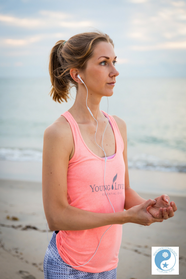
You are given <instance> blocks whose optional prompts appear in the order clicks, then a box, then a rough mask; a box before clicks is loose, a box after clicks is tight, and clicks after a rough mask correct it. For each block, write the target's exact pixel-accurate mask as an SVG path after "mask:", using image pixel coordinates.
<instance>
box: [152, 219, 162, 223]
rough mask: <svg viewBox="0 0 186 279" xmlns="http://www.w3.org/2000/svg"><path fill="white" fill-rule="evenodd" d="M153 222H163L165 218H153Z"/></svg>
mask: <svg viewBox="0 0 186 279" xmlns="http://www.w3.org/2000/svg"><path fill="white" fill-rule="evenodd" d="M152 222H153V223H156V222H163V218H153V220H152Z"/></svg>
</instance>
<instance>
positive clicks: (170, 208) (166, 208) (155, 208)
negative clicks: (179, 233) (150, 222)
mask: <svg viewBox="0 0 186 279" xmlns="http://www.w3.org/2000/svg"><path fill="white" fill-rule="evenodd" d="M154 200H155V201H156V203H155V204H154V205H150V206H148V207H147V211H148V212H149V213H150V214H151V215H152V216H153V217H154V218H155V219H164V220H166V219H168V218H170V217H173V216H174V212H175V211H176V210H177V206H176V204H175V202H173V201H172V202H170V198H169V196H167V195H162V196H160V197H157V198H156V199H154Z"/></svg>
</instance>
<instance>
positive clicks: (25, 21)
mask: <svg viewBox="0 0 186 279" xmlns="http://www.w3.org/2000/svg"><path fill="white" fill-rule="evenodd" d="M39 14H40V15H39V17H36V18H20V17H15V16H11V15H4V14H0V22H2V23H4V24H7V25H11V26H17V27H21V28H27V29H36V28H53V27H64V28H70V29H72V28H74V29H76V28H82V27H87V26H92V25H94V26H95V22H93V21H89V20H87V21H84V20H81V21H78V20H76V21H75V20H74V19H73V16H72V15H70V14H65V13H61V12H55V11H40V12H39Z"/></svg>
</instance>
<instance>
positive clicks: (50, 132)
mask: <svg viewBox="0 0 186 279" xmlns="http://www.w3.org/2000/svg"><path fill="white" fill-rule="evenodd" d="M44 142H48V143H49V144H51V145H52V146H56V148H57V146H58V147H59V146H60V147H61V148H62V147H64V148H65V149H66V151H69V152H71V151H72V148H73V136H72V131H71V128H70V125H69V123H68V121H67V120H66V119H65V118H64V117H63V116H60V117H59V118H58V119H57V120H56V121H55V122H54V123H53V124H51V125H50V126H48V127H47V128H46V129H45V132H44Z"/></svg>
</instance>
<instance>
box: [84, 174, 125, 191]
mask: <svg viewBox="0 0 186 279" xmlns="http://www.w3.org/2000/svg"><path fill="white" fill-rule="evenodd" d="M116 180H117V174H116V175H115V176H114V177H113V180H112V183H111V184H107V185H96V184H92V185H89V186H90V188H91V191H92V193H98V192H103V195H105V191H106V192H107V195H120V194H122V193H123V190H124V188H125V187H124V184H120V183H118V182H117V181H116Z"/></svg>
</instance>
